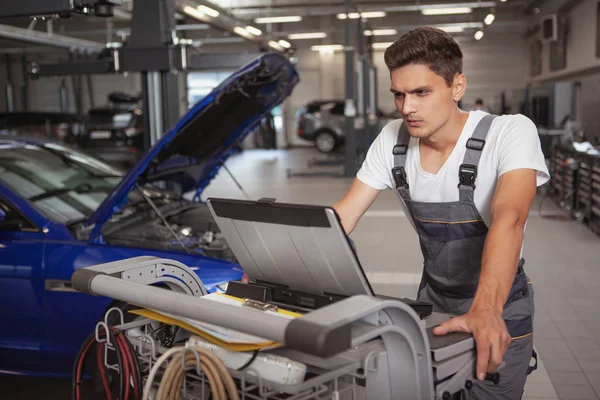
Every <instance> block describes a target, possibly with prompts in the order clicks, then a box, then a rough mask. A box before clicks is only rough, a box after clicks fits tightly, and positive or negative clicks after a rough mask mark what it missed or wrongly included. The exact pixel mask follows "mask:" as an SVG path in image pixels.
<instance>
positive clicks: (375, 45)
mask: <svg viewBox="0 0 600 400" xmlns="http://www.w3.org/2000/svg"><path fill="white" fill-rule="evenodd" d="M393 43H394V42H379V43H373V49H376V50H382V49H387V48H388V47H390V46H391V45H392V44H393Z"/></svg>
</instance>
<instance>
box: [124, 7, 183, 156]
mask: <svg viewBox="0 0 600 400" xmlns="http://www.w3.org/2000/svg"><path fill="white" fill-rule="evenodd" d="M174 12H175V1H174V0H134V6H133V17H132V20H131V39H130V42H131V43H130V45H131V46H133V47H135V48H136V49H151V48H161V47H164V46H168V45H170V44H172V43H173V32H174V30H175V17H174ZM148 26H153V27H155V29H152V30H151V31H148V29H147V27H148ZM183 64H184V65H182V66H183V67H184V68H185V67H186V66H185V63H183ZM142 88H143V94H144V132H145V138H144V149H145V150H147V149H148V148H150V147H151V146H153V145H154V144H155V143H156V142H157V141H158V139H160V137H161V136H162V135H163V133H164V131H165V129H169V128H171V127H172V126H173V125H174V124H175V123H176V122H177V120H178V119H179V117H180V115H179V85H178V82H177V75H175V74H173V73H172V72H170V71H165V70H149V71H147V72H145V71H144V72H143V73H142Z"/></svg>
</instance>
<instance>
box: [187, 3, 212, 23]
mask: <svg viewBox="0 0 600 400" xmlns="http://www.w3.org/2000/svg"><path fill="white" fill-rule="evenodd" d="M183 12H184V13H186V14H187V15H189V16H190V17H192V18H196V19H198V20H200V21H207V20H210V18H206V17H207V15H206V14H204V13H203V12H200V11H198V10H197V9H195V8H194V7H190V6H185V7H183Z"/></svg>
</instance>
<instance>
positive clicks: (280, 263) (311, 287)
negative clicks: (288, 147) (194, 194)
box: [207, 198, 432, 318]
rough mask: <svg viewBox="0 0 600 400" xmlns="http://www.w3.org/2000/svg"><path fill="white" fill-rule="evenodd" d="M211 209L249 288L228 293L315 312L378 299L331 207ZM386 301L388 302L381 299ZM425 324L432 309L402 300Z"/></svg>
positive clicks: (218, 202) (230, 203) (218, 204)
mask: <svg viewBox="0 0 600 400" xmlns="http://www.w3.org/2000/svg"><path fill="white" fill-rule="evenodd" d="M207 204H208V207H209V208H210V211H211V213H212V215H213V217H214V218H215V221H216V223H217V225H218V226H219V229H220V230H221V232H222V234H223V236H224V237H225V240H226V241H227V243H228V244H229V246H230V248H231V250H232V251H233V254H234V255H235V257H236V258H237V260H238V262H239V264H240V265H241V266H242V268H243V269H244V272H245V273H246V274H247V275H248V277H249V278H250V279H251V280H252V284H251V285H246V284H240V283H236V282H231V283H230V284H229V285H228V290H227V293H228V294H231V295H233V296H236V297H242V298H249V299H253V300H258V301H264V302H267V303H273V304H281V305H284V306H286V307H291V308H292V309H300V310H311V309H315V308H318V307H321V306H324V305H327V304H330V303H332V302H335V301H338V300H341V299H343V298H346V297H348V296H354V295H358V294H364V295H369V296H375V292H374V291H373V289H372V287H371V285H370V284H369V280H368V279H367V276H366V275H365V273H364V270H363V268H362V266H361V264H360V262H359V260H358V257H357V255H356V252H355V250H354V248H353V246H352V244H351V242H350V240H349V239H348V237H347V235H346V234H345V232H344V229H343V227H342V224H341V222H340V219H339V217H338V215H337V213H336V212H335V210H334V209H333V208H331V207H327V206H315V205H304V204H289V203H278V202H276V201H275V199H270V198H265V199H260V200H258V201H249V200H234V199H223V198H209V199H208V200H207ZM377 297H384V296H377ZM398 300H402V301H404V302H406V303H407V304H409V305H411V306H412V307H413V309H415V311H417V313H419V314H420V315H421V318H424V317H425V316H427V315H429V314H430V313H431V308H432V306H431V305H430V304H428V303H422V302H416V301H413V300H410V299H398Z"/></svg>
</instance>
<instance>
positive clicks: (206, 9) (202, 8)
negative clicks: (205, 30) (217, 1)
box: [198, 5, 219, 18]
mask: <svg viewBox="0 0 600 400" xmlns="http://www.w3.org/2000/svg"><path fill="white" fill-rule="evenodd" d="M198 11H200V12H203V13H204V14H206V15H208V16H209V17H213V18H217V17H218V16H219V12H218V11H217V10H213V9H212V8H210V7H206V6H204V5H201V6H198Z"/></svg>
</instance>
